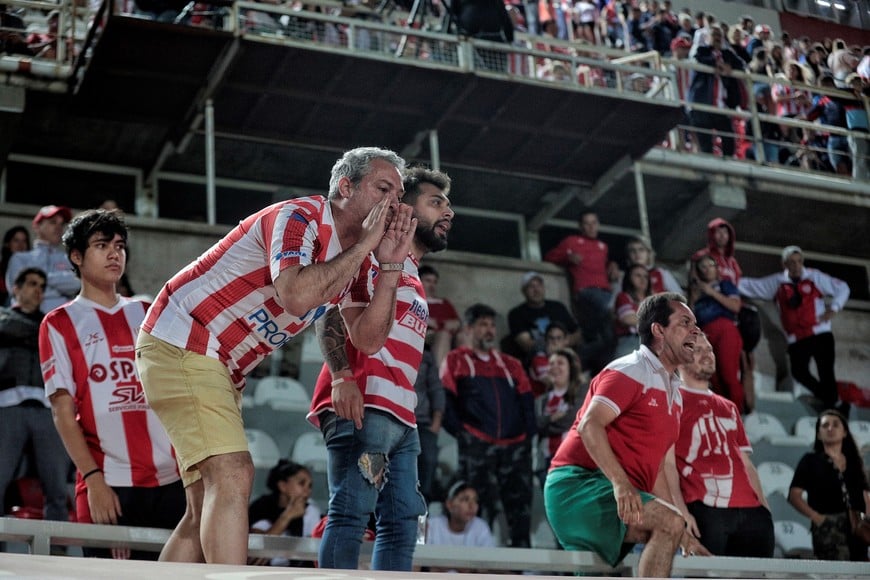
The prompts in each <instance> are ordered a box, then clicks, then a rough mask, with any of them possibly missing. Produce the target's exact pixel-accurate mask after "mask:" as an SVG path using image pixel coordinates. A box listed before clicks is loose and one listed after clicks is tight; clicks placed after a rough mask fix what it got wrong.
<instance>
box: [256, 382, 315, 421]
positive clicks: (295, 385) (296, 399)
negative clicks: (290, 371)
mask: <svg viewBox="0 0 870 580" xmlns="http://www.w3.org/2000/svg"><path fill="white" fill-rule="evenodd" d="M254 403H256V404H257V405H269V406H270V407H272V408H273V409H276V410H279V411H299V412H302V413H307V412H308V409H309V407H310V406H311V397H309V396H308V391H306V390H305V387H304V386H303V385H302V383H300V382H299V381H297V380H295V379H291V378H290V377H276V376H268V377H263V378H262V379H260V380H259V382H258V383H257V388H256V389H254Z"/></svg>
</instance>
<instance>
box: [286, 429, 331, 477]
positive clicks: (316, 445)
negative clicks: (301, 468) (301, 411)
mask: <svg viewBox="0 0 870 580" xmlns="http://www.w3.org/2000/svg"><path fill="white" fill-rule="evenodd" d="M326 456H327V452H326V442H325V441H324V440H323V435H322V434H321V433H320V432H316V431H311V432H309V433H302V434H301V435H299V437H297V438H296V443H294V444H293V461H295V462H296V463H299V464H301V465H305V466H307V467H308V468H309V469H311V470H312V471H321V472H326Z"/></svg>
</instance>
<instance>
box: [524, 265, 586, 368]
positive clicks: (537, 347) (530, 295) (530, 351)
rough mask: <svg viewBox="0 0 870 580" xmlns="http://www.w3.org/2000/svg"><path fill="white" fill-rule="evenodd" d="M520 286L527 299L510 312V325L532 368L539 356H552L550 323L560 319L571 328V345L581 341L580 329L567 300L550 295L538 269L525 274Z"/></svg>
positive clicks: (563, 324)
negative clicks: (554, 298) (550, 296)
mask: <svg viewBox="0 0 870 580" xmlns="http://www.w3.org/2000/svg"><path fill="white" fill-rule="evenodd" d="M520 288H521V290H522V292H523V296H524V297H525V302H522V303H521V304H518V305H517V306H514V307H513V308H511V310H510V311H509V312H508V328H509V331H510V335H511V338H512V339H513V342H514V345H515V346H516V347H517V348H518V349H519V350H518V352H519V355H520V356H522V357H523V362H524V364H525V365H526V369H527V370H529V371H532V370H533V369H534V367H533V364H532V363H533V362H534V359H535V358H536V357H540V356H543V357H544V358H546V357H547V356H548V355H547V341H546V333H547V329H548V328H549V326H550V324H552V323H553V322H558V323H559V324H561V325H562V327H563V328H564V329H565V330H566V331H567V333H568V337H567V338H568V341H567V342H568V346H575V345H576V344H577V343H578V341H579V339H580V329H579V327H578V326H577V321H576V320H574V317H573V316H572V315H571V312H569V311H568V308H567V307H566V306H565V305H564V304H562V303H561V302H559V301H558V300H549V299H548V298H547V297H546V296H547V294H546V289H545V286H544V278H543V277H542V276H541V275H540V274H539V273H538V272H526V273H525V274H523V277H522V283H521V285H520ZM532 378H533V379H540V378H541V376H540V375H537V374H533V376H532Z"/></svg>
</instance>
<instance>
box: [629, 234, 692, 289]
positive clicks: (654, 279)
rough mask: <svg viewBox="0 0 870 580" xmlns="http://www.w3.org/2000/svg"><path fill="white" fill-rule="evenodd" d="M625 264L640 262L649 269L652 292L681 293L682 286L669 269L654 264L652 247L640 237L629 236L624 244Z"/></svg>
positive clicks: (630, 264)
mask: <svg viewBox="0 0 870 580" xmlns="http://www.w3.org/2000/svg"><path fill="white" fill-rule="evenodd" d="M625 258H626V265H627V266H632V265H634V264H641V265H643V266H646V268H647V270H648V271H649V282H650V289H651V290H652V293H653V294H657V293H659V292H676V293H677V294H680V293H682V291H683V288H682V287H681V286H680V283H679V282H677V279H676V278H674V275H673V274H671V272H670V270H667V269H666V268H659V267H658V266H656V265H655V252H654V251H653V249H652V247H651V246H650V245H649V243H648V242H647V241H646V239H644V238H641V237H635V238H631V239H630V240H629V241H628V242H627V243H626V244H625Z"/></svg>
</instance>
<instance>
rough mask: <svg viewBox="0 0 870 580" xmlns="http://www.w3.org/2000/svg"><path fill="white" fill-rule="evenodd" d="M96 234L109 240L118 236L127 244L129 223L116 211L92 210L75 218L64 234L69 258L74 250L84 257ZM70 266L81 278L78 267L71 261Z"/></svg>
mask: <svg viewBox="0 0 870 580" xmlns="http://www.w3.org/2000/svg"><path fill="white" fill-rule="evenodd" d="M94 234H103V235H104V236H106V237H107V238H109V239H112V238H114V237H115V234H117V235H119V236H121V239H123V240H124V243H127V222H125V221H124V214H123V213H121V212H120V211H118V210H116V209H111V210H106V209H92V210H88V211H86V212H84V213H81V214H79V215H77V216H76V217H75V218H73V220H72V221H71V222H70V223H69V225H67V227H66V231H65V232H64V233H63V245H64V247H65V248H66V256H67V258H70V257H71V256H72V253H73V251H74V250H78V251H79V253H80V254H81V255H82V256H84V255H85V250H87V249H88V241H89V240H90V239H91V236H93V235H94ZM70 264H72V268H73V271H75V273H76V276H81V272H79V268H78V266H76V265H75V264H74V263H73V261H72V260H71V259H70Z"/></svg>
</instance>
